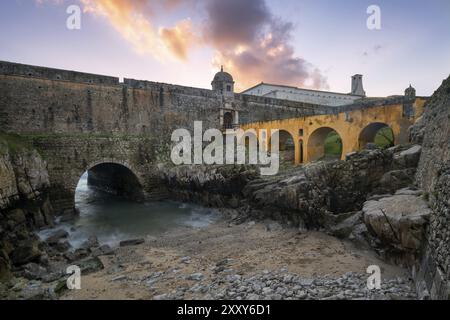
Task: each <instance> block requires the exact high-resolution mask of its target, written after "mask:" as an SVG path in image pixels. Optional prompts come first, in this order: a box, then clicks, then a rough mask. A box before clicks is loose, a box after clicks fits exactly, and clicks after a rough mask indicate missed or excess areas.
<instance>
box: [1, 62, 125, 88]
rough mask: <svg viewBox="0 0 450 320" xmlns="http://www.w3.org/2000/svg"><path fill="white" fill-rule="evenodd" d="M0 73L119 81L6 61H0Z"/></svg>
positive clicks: (53, 78)
mask: <svg viewBox="0 0 450 320" xmlns="http://www.w3.org/2000/svg"><path fill="white" fill-rule="evenodd" d="M0 74H2V75H18V76H25V77H34V78H44V79H49V80H61V81H71V82H80V83H96V84H109V85H114V84H118V83H119V78H115V77H108V76H102V75H96V74H90V73H83V72H77V71H69V70H61V69H53V68H46V67H37V66H30V65H25V64H19V63H11V62H6V61H0Z"/></svg>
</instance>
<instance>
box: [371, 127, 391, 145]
mask: <svg viewBox="0 0 450 320" xmlns="http://www.w3.org/2000/svg"><path fill="white" fill-rule="evenodd" d="M375 144H376V145H377V146H378V147H380V148H389V147H392V146H393V145H394V133H393V132H392V129H391V128H389V127H385V128H383V129H381V130H380V131H378V133H377V135H376V136H375Z"/></svg>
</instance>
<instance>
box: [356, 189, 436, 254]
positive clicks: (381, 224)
mask: <svg viewBox="0 0 450 320" xmlns="http://www.w3.org/2000/svg"><path fill="white" fill-rule="evenodd" d="M402 193H403V192H402ZM430 214H431V209H430V208H429V207H428V205H427V203H426V202H425V201H424V200H423V198H422V197H419V196H415V195H408V194H401V193H400V194H396V195H393V196H390V197H386V198H382V199H379V200H373V201H367V202H366V203H365V204H364V207H363V215H364V222H365V224H366V225H367V227H368V229H369V230H370V231H371V232H372V233H373V234H374V235H375V236H376V237H377V238H378V239H380V240H381V242H382V243H384V244H385V245H388V246H389V245H391V246H400V247H401V248H402V249H404V250H406V251H417V250H419V249H420V248H421V246H422V245H423V243H424V241H425V232H426V227H427V224H428V220H429V216H430Z"/></svg>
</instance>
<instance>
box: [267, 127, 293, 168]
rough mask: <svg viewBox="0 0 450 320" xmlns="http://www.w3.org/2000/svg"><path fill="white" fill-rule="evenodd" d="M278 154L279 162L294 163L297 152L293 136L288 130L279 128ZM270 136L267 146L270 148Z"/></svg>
mask: <svg viewBox="0 0 450 320" xmlns="http://www.w3.org/2000/svg"><path fill="white" fill-rule="evenodd" d="M278 133H279V156H280V162H281V163H285V164H286V163H289V164H295V155H296V153H297V148H296V143H295V138H294V136H295V135H293V134H292V133H291V132H289V131H288V130H283V129H281V130H279V131H278ZM271 144H272V136H271V137H270V139H269V148H268V150H269V151H270V150H271Z"/></svg>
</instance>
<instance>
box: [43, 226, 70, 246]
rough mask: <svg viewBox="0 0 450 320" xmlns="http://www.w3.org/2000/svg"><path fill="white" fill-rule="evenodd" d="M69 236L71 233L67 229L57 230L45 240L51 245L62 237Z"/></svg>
mask: <svg viewBox="0 0 450 320" xmlns="http://www.w3.org/2000/svg"><path fill="white" fill-rule="evenodd" d="M68 236H69V233H68V232H67V231H65V230H62V229H61V230H58V231H55V232H54V233H52V234H51V235H50V236H49V237H48V238H47V239H46V240H45V242H47V243H48V244H49V245H55V244H57V243H58V242H59V241H60V240H62V239H66V238H67V237H68Z"/></svg>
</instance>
